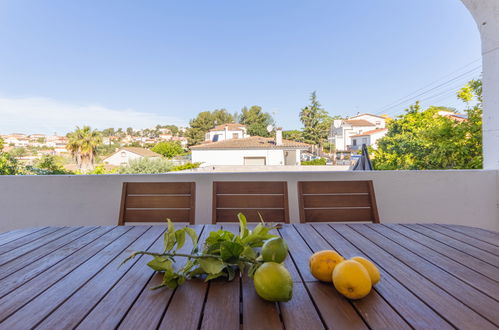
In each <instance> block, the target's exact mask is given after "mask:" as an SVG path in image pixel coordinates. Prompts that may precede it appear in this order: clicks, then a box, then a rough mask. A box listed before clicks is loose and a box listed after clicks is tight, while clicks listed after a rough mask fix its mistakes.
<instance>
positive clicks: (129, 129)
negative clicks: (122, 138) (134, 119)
mask: <svg viewBox="0 0 499 330" xmlns="http://www.w3.org/2000/svg"><path fill="white" fill-rule="evenodd" d="M133 133H134V132H133V128H131V127H128V128H127V129H126V134H127V135H129V136H133Z"/></svg>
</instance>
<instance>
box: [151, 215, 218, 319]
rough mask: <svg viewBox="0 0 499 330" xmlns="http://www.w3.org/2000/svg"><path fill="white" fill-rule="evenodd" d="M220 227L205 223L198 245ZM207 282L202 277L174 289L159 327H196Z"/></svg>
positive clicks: (202, 306) (200, 315) (200, 314)
mask: <svg viewBox="0 0 499 330" xmlns="http://www.w3.org/2000/svg"><path fill="white" fill-rule="evenodd" d="M218 229H220V226H217V225H205V228H204V230H203V233H202V234H201V238H200V240H199V242H200V243H199V244H200V246H202V245H203V242H204V240H205V239H206V237H208V235H209V233H210V232H211V231H213V230H218ZM207 290H208V283H206V282H204V281H203V280H202V279H194V280H191V281H189V283H188V285H182V286H180V287H179V288H177V289H176V290H175V293H174V294H173V297H172V299H171V301H170V304H169V305H168V309H167V310H166V313H165V315H164V317H163V320H162V321H161V324H160V325H159V329H197V328H198V327H199V325H200V321H201V317H202V311H203V308H204V301H205V297H206V293H207Z"/></svg>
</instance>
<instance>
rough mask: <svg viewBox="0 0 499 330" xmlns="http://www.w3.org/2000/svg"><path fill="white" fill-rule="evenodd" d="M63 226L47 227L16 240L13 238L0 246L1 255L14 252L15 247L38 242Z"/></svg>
mask: <svg viewBox="0 0 499 330" xmlns="http://www.w3.org/2000/svg"><path fill="white" fill-rule="evenodd" d="M61 229H62V227H46V228H43V229H41V230H38V231H36V232H34V233H32V234H30V235H25V236H23V237H21V238H18V239H16V240H12V241H10V242H8V243H5V244H3V245H2V246H0V255H1V254H4V253H7V252H8V253H9V254H10V253H12V251H14V250H15V249H17V248H19V247H21V248H27V247H29V246H30V245H31V244H37V240H38V239H40V238H42V237H44V236H47V235H50V234H51V233H53V232H56V231H58V230H61Z"/></svg>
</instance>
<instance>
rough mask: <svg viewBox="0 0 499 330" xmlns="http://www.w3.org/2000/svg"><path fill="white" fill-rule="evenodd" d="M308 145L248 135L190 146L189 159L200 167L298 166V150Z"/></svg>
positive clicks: (278, 138) (277, 136)
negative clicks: (190, 155) (190, 156)
mask: <svg viewBox="0 0 499 330" xmlns="http://www.w3.org/2000/svg"><path fill="white" fill-rule="evenodd" d="M310 147H311V145H309V144H306V143H301V142H295V141H289V140H283V139H282V131H280V130H278V131H277V133H276V138H275V139H274V138H266V137H261V136H252V137H246V138H231V139H227V140H222V141H218V142H208V143H204V144H200V145H196V146H192V147H191V151H192V162H194V163H201V167H206V166H215V165H234V166H239V165H300V159H301V152H302V151H306V150H308V149H309V148H310Z"/></svg>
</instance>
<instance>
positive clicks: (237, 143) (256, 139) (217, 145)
mask: <svg viewBox="0 0 499 330" xmlns="http://www.w3.org/2000/svg"><path fill="white" fill-rule="evenodd" d="M311 146H312V145H310V144H308V143H302V142H296V141H290V140H282V145H279V146H278V145H276V144H275V140H274V139H273V138H266V137H261V136H252V137H248V138H243V139H230V140H223V141H218V142H207V143H203V144H198V145H195V146H192V147H191V149H194V150H204V149H301V150H305V149H308V148H310V147H311Z"/></svg>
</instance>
